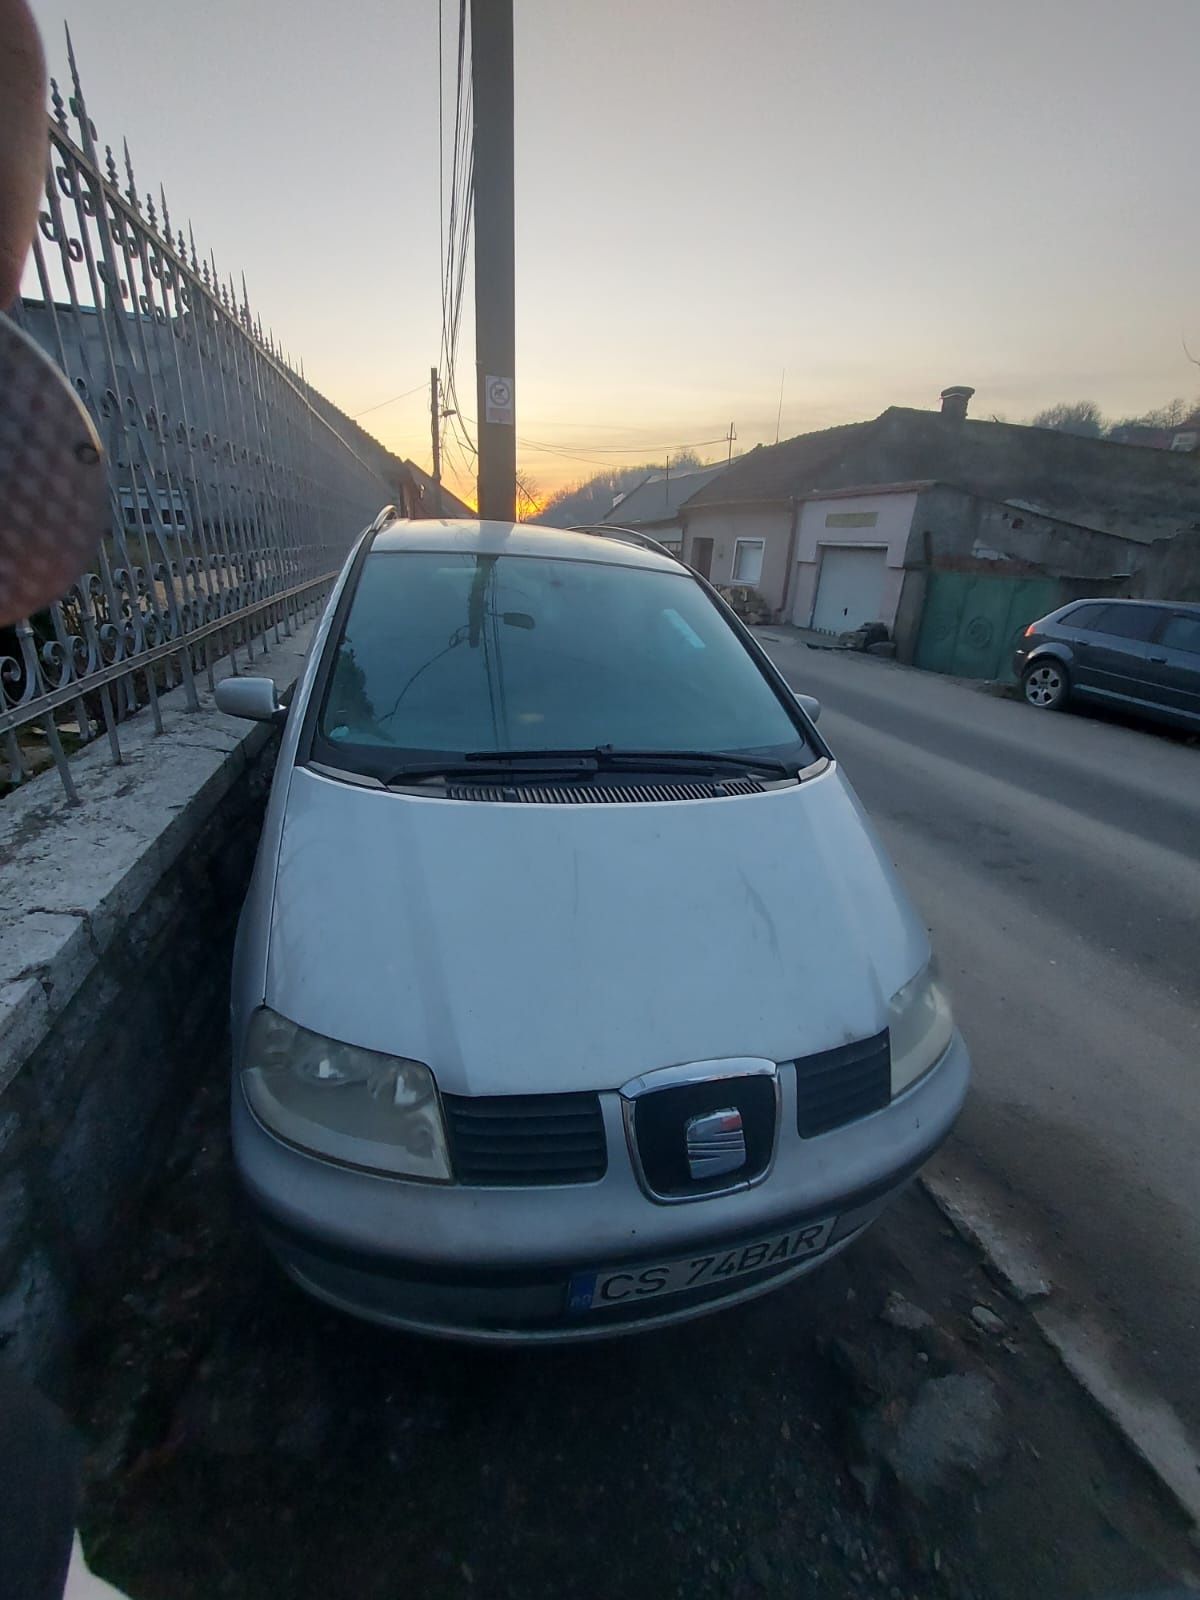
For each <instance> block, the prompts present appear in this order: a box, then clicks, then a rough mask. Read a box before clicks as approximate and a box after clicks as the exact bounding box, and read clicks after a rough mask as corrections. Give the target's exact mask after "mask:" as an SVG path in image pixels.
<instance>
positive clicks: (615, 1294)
mask: <svg viewBox="0 0 1200 1600" xmlns="http://www.w3.org/2000/svg"><path fill="white" fill-rule="evenodd" d="M836 1221H837V1218H836V1217H829V1218H827V1219H826V1220H825V1221H824V1222H805V1223H802V1224H800V1225H798V1226H797V1227H795V1228H789V1229H788V1231H787V1232H786V1233H773V1234H771V1235H770V1236H769V1237H768V1238H766V1239H756V1240H754V1242H753V1243H751V1244H739V1245H734V1246H732V1247H731V1248H729V1249H715V1250H712V1251H706V1252H704V1253H699V1252H698V1253H697V1254H695V1255H690V1256H680V1257H679V1258H678V1259H677V1260H674V1261H660V1262H657V1263H656V1264H655V1265H653V1266H647V1267H612V1268H600V1269H598V1270H597V1271H595V1272H577V1273H575V1274H574V1276H573V1277H572V1278H571V1280H570V1283H569V1285H568V1287H567V1310H568V1311H573V1312H580V1311H601V1310H603V1309H605V1308H606V1307H608V1306H620V1305H640V1304H644V1303H645V1302H646V1301H647V1300H661V1299H663V1298H665V1297H666V1296H667V1295H672V1294H681V1293H682V1292H683V1291H684V1290H685V1289H700V1288H703V1287H704V1286H705V1285H707V1284H712V1283H728V1282H730V1281H732V1280H733V1279H734V1278H741V1277H744V1276H745V1275H746V1274H747V1273H749V1272H760V1271H762V1270H763V1268H765V1267H775V1268H780V1267H785V1266H788V1265H789V1264H790V1263H792V1262H796V1261H801V1260H803V1259H804V1257H805V1256H815V1255H819V1254H820V1253H821V1251H822V1250H824V1249H825V1247H826V1245H827V1244H828V1243H829V1236H830V1234H831V1233H832V1232H833V1225H834V1223H835V1222H836Z"/></svg>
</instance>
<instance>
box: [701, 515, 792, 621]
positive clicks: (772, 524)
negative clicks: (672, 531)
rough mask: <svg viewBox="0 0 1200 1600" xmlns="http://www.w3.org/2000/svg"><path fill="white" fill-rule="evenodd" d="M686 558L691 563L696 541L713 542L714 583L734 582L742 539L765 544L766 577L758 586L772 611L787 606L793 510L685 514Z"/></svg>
mask: <svg viewBox="0 0 1200 1600" xmlns="http://www.w3.org/2000/svg"><path fill="white" fill-rule="evenodd" d="M684 517H685V519H686V533H685V538H684V550H683V558H684V560H685V561H688V562H691V560H692V550H693V542H694V541H695V540H696V539H706V538H707V539H711V540H712V541H713V559H712V570H711V572H710V573H709V577H710V580H711V582H713V583H715V584H721V585H729V584H732V582H733V552H734V547H735V545H736V543H737V541H738V540H739V539H761V540H762V541H763V565H762V576H761V578H760V579H759V581H758V583H757V584H756V585H755V587H756V588H757V590H758V592H759V594H761V595H762V597H763V600H764V601H765V602H766V604H767V606H768V607H769V608H770V609H771V611H772V612H775V611H778V610H780V608H781V607H782V606H783V591H784V586H785V584H786V582H787V554H788V544H789V543H790V541H791V536H792V509H791V507H790V506H788V505H774V506H773V505H762V506H755V505H749V506H699V507H697V508H696V509H695V510H694V511H685V512H684Z"/></svg>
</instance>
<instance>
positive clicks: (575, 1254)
mask: <svg viewBox="0 0 1200 1600" xmlns="http://www.w3.org/2000/svg"><path fill="white" fill-rule="evenodd" d="M969 1073H970V1064H969V1061H968V1058H967V1052H966V1048H965V1046H964V1044H963V1042H962V1039H961V1038H960V1037H959V1035H958V1034H955V1036H954V1039H953V1041H952V1042H951V1045H950V1047H949V1049H948V1050H947V1051H946V1053H945V1055H944V1056H943V1057H942V1058H941V1060H940V1061H939V1062H938V1064H937V1065H936V1066H935V1067H934V1068H933V1069H932V1070H931V1071H930V1072H928V1073H927V1074H926V1075H925V1077H924V1078H922V1079H921V1080H920V1082H919V1083H917V1084H915V1085H914V1086H913V1087H912V1088H911V1089H909V1090H908V1091H906V1092H905V1093H904V1094H902V1095H900V1096H898V1097H897V1099H895V1100H894V1101H893V1102H892V1103H891V1104H890V1105H889V1106H887V1107H886V1108H885V1109H883V1110H881V1111H877V1112H875V1113H873V1114H872V1115H870V1116H867V1117H863V1118H862V1119H861V1120H859V1121H857V1122H853V1123H850V1124H847V1125H846V1126H844V1127H841V1128H837V1129H834V1130H833V1131H832V1132H830V1133H826V1134H822V1135H820V1136H819V1137H817V1138H811V1139H801V1138H800V1136H799V1135H798V1134H797V1133H796V1084H795V1076H794V1073H793V1071H792V1069H791V1068H790V1067H782V1068H781V1069H780V1087H781V1091H782V1106H781V1129H780V1139H779V1145H778V1149H777V1153H776V1157H775V1161H774V1165H773V1167H772V1169H771V1172H770V1175H769V1176H768V1178H767V1179H766V1180H765V1181H764V1182H762V1183H760V1184H759V1185H758V1186H757V1187H755V1188H751V1189H746V1190H741V1191H739V1192H737V1193H734V1194H727V1195H721V1196H714V1197H713V1198H710V1199H703V1200H697V1201H695V1202H692V1203H689V1204H685V1205H660V1204H656V1203H655V1202H654V1201H652V1200H651V1199H649V1198H648V1196H647V1195H646V1194H645V1193H644V1192H643V1190H642V1189H641V1188H640V1186H639V1184H638V1181H637V1178H636V1176H635V1174H634V1171H633V1167H632V1165H631V1163H630V1161H629V1159H628V1154H627V1146H626V1143H625V1133H624V1128H623V1124H622V1119H621V1109H620V1101H619V1097H618V1096H617V1095H616V1094H606V1095H603V1096H602V1097H601V1099H602V1104H603V1111H604V1120H605V1132H606V1136H607V1140H608V1148H609V1165H608V1171H607V1172H606V1173H605V1175H604V1177H603V1178H601V1179H600V1180H599V1181H598V1182H596V1183H588V1184H572V1185H564V1186H561V1187H554V1188H511V1189H492V1188H477V1187H471V1186H467V1185H438V1184H427V1183H411V1182H404V1181H402V1180H397V1179H394V1178H384V1177H380V1176H377V1175H375V1174H372V1173H367V1172H361V1171H356V1170H353V1169H350V1168H345V1167H338V1166H334V1165H332V1164H330V1163H327V1162H324V1161H319V1160H316V1159H314V1158H312V1157H308V1156H305V1155H302V1154H300V1153H299V1152H297V1151H296V1150H294V1149H292V1148H290V1147H288V1146H286V1145H283V1144H281V1143H280V1142H279V1141H278V1140H276V1139H275V1138H273V1137H272V1136H271V1135H270V1134H269V1133H267V1132H266V1131H265V1130H264V1129H263V1128H262V1127H261V1126H260V1124H259V1123H258V1122H257V1121H256V1119H255V1118H254V1117H253V1115H252V1114H251V1113H250V1111H249V1109H248V1107H247V1106H246V1104H245V1101H244V1099H243V1096H242V1094H241V1092H240V1089H239V1088H238V1087H237V1086H236V1085H235V1092H234V1096H233V1105H234V1109H233V1133H234V1149H235V1156H236V1160H237V1165H238V1168H239V1171H240V1174H241V1177H242V1180H243V1182H244V1183H245V1185H246V1188H247V1190H248V1192H249V1195H250V1198H251V1200H252V1202H253V1204H254V1206H255V1208H256V1210H257V1211H258V1214H259V1218H260V1222H261V1226H262V1230H263V1233H264V1235H265V1237H266V1239H267V1242H268V1244H269V1245H270V1246H271V1248H272V1250H273V1251H274V1253H275V1254H276V1256H277V1257H278V1258H279V1260H280V1262H281V1264H282V1266H283V1267H284V1269H285V1270H286V1271H287V1272H288V1274H289V1275H290V1276H291V1277H292V1278H293V1279H295V1280H296V1282H298V1283H299V1284H301V1285H302V1287H304V1288H305V1289H307V1290H308V1291H309V1292H310V1293H312V1294H314V1295H316V1296H317V1297H319V1298H320V1299H322V1300H325V1301H328V1302H329V1303H331V1304H334V1305H336V1306H338V1307H340V1308H341V1309H343V1310H346V1311H350V1312H353V1313H354V1314H356V1315H358V1316H361V1317H365V1318H367V1319H369V1320H371V1321H375V1322H380V1323H384V1324H386V1325H388V1326H391V1327H397V1328H408V1329H412V1330H414V1331H419V1332H426V1333H431V1334H437V1335H441V1336H450V1337H458V1338H464V1339H473V1340H479V1341H499V1342H522V1341H534V1342H552V1341H562V1340H576V1339H589V1338H601V1337H604V1336H606V1335H612V1334H615V1333H620V1332H625V1331H631V1330H632V1329H634V1328H647V1327H654V1326H660V1325H662V1324H664V1323H667V1322H674V1321H678V1320H682V1319H683V1318H686V1317H692V1316H698V1315H700V1314H702V1313H703V1312H705V1311H708V1310H712V1309H715V1308H717V1307H718V1306H723V1305H731V1304H735V1303H737V1302H738V1301H741V1300H745V1299H748V1298H750V1297H752V1296H754V1295H757V1294H762V1293H765V1292H766V1291H767V1290H768V1289H770V1288H774V1287H776V1286H777V1285H779V1284H781V1283H784V1282H787V1281H790V1280H791V1279H792V1278H794V1277H798V1276H800V1275H801V1274H802V1273H804V1272H806V1271H808V1270H811V1269H812V1268H813V1267H814V1266H817V1265H819V1264H820V1263H821V1262H822V1261H825V1260H828V1259H829V1258H830V1256H832V1255H833V1254H836V1253H837V1251H839V1250H841V1249H843V1248H844V1247H845V1246H846V1245H847V1244H849V1243H850V1241H851V1240H852V1239H853V1238H854V1237H855V1236H856V1235H857V1234H858V1233H860V1232H861V1231H862V1229H863V1228H865V1227H866V1226H867V1224H868V1223H869V1222H870V1221H871V1220H872V1219H873V1218H874V1217H875V1216H876V1215H877V1214H878V1212H879V1211H880V1210H882V1208H883V1207H884V1205H885V1204H886V1203H887V1201H888V1199H889V1198H890V1196H891V1195H892V1194H893V1193H895V1191H896V1190H897V1189H898V1188H900V1187H901V1186H902V1185H903V1184H904V1183H905V1182H906V1181H907V1180H908V1179H909V1178H910V1177H911V1176H912V1175H913V1173H915V1172H916V1170H917V1169H918V1168H919V1167H920V1166H921V1165H922V1164H923V1162H924V1161H925V1160H926V1159H927V1158H928V1157H929V1156H930V1155H931V1154H932V1153H933V1151H934V1150H935V1149H936V1148H937V1146H938V1145H939V1144H940V1143H941V1142H942V1140H943V1139H944V1138H945V1137H946V1135H947V1134H948V1133H949V1131H950V1129H951V1127H952V1126H953V1124H954V1120H955V1118H956V1117H957V1115H958V1113H959V1110H960V1109H961V1107H962V1103H963V1099H964V1098H965V1095H966V1090H967V1082H968V1078H969ZM831 1216H836V1217H837V1219H838V1220H837V1224H836V1226H835V1228H834V1230H833V1233H832V1235H831V1237H830V1241H829V1244H828V1245H827V1247H826V1249H825V1250H824V1252H823V1253H822V1254H820V1255H816V1256H810V1257H807V1258H806V1259H804V1260H803V1261H801V1262H799V1263H796V1264H791V1265H788V1266H786V1267H784V1268H781V1269H766V1270H765V1271H763V1272H761V1273H755V1274H750V1275H748V1276H746V1277H739V1278H736V1279H734V1280H732V1281H731V1282H729V1283H728V1284H716V1285H713V1284H710V1285H707V1286H706V1287H705V1288H703V1289H698V1290H695V1291H692V1292H690V1293H689V1292H684V1293H681V1294H675V1295H671V1296H670V1297H667V1298H664V1299H662V1300H654V1301H651V1302H645V1301H643V1302H641V1303H640V1304H639V1305H638V1306H636V1307H613V1308H606V1309H603V1310H598V1311H592V1312H585V1313H582V1314H572V1313H571V1312H569V1311H568V1309H567V1284H568V1280H569V1279H570V1277H571V1275H572V1273H573V1272H576V1271H580V1270H586V1269H590V1268H609V1267H620V1266H624V1265H625V1264H627V1263H628V1264H630V1265H637V1264H648V1263H652V1262H657V1261H664V1260H667V1259H670V1258H672V1257H675V1256H682V1255H685V1254H688V1253H695V1252H698V1251H703V1250H708V1249H712V1248H716V1247H718V1246H727V1247H732V1246H733V1245H735V1244H738V1243H743V1242H749V1241H751V1240H754V1239H756V1238H762V1237H765V1236H767V1235H769V1234H773V1233H778V1232H783V1231H785V1230H787V1229H788V1228H790V1227H792V1226H793V1225H795V1224H797V1223H799V1222H803V1221H808V1220H817V1219H820V1218H827V1217H831Z"/></svg>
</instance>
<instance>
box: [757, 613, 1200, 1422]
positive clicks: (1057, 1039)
mask: <svg viewBox="0 0 1200 1600" xmlns="http://www.w3.org/2000/svg"><path fill="white" fill-rule="evenodd" d="M761 637H762V638H763V640H764V643H765V644H766V645H767V648H768V649H769V650H770V651H771V653H772V655H773V656H774V658H775V660H776V661H777V662H778V663H779V665H780V666H781V668H782V669H783V671H784V672H785V673H786V675H787V677H788V680H789V682H790V683H791V684H792V685H793V687H795V688H797V689H802V690H805V691H807V692H808V693H811V694H815V695H817V696H818V697H819V699H820V700H821V702H822V706H823V711H822V717H821V729H822V731H823V732H824V733H825V735H826V736H827V738H828V739H829V742H830V744H831V745H832V747H833V749H834V751H835V753H836V755H837V757H838V759H839V761H840V762H841V763H842V766H843V768H844V770H845V772H846V773H847V775H848V776H849V778H850V779H851V781H852V782H853V784H854V786H855V788H856V789H857V791H858V793H859V795H860V797H861V798H862V800H863V802H864V804H865V805H866V806H867V808H868V810H869V811H870V813H871V815H872V817H873V818H874V820H875V823H876V825H877V826H878V828H879V830H880V832H881V834H882V836H883V838H884V840H885V841H886V843H887V845H888V846H889V848H890V850H891V852H892V855H893V859H894V860H895V862H896V863H897V866H898V867H899V869H900V872H901V875H902V877H903V878H904V880H905V882H906V884H907V886H908V888H909V891H910V892H911V894H912V895H913V897H914V899H915V901H916V903H917V905H918V907H919V909H920V910H921V911H922V913H923V914H924V916H925V918H926V920H927V922H928V925H929V927H930V929H931V932H932V937H933V941H934V946H935V949H936V950H937V952H938V956H939V959H940V962H941V966H942V971H943V974H944V976H945V977H946V980H947V984H948V987H949V989H950V992H951V995H952V997H953V1000H954V1003H955V1010H956V1013H957V1015H958V1019H959V1022H960V1025H961V1026H962V1029H963V1032H964V1034H965V1035H966V1038H967V1042H968V1044H969V1046H970V1048H971V1053H972V1058H973V1062H974V1066H975V1080H974V1087H973V1091H972V1094H971V1098H970V1101H969V1104H968V1107H967V1110H966V1112H965V1113H964V1115H963V1118H962V1120H961V1122H960V1124H959V1128H958V1130H957V1133H956V1136H955V1145H954V1148H953V1149H952V1151H951V1154H952V1156H953V1155H954V1154H955V1153H957V1154H959V1155H961V1156H965V1157H969V1158H970V1159H971V1160H972V1161H973V1162H975V1163H978V1164H979V1166H980V1167H981V1168H982V1169H983V1171H984V1173H985V1175H988V1176H990V1178H991V1179H993V1180H999V1182H1000V1183H1002V1184H1003V1185H1004V1186H1005V1189H1006V1192H1007V1196H1008V1198H1009V1203H1010V1205H1011V1208H1012V1211H1013V1216H1014V1224H1015V1225H1020V1226H1022V1227H1028V1228H1029V1229H1030V1230H1031V1231H1032V1232H1033V1234H1034V1237H1035V1240H1036V1243H1037V1245H1038V1247H1039V1248H1040V1249H1041V1250H1042V1251H1044V1252H1045V1253H1046V1254H1047V1255H1048V1257H1049V1259H1050V1260H1051V1263H1052V1265H1053V1266H1054V1269H1055V1281H1056V1284H1058V1285H1059V1286H1061V1287H1063V1288H1065V1290H1066V1292H1067V1293H1068V1294H1069V1295H1071V1296H1073V1297H1074V1298H1075V1299H1076V1300H1077V1301H1078V1302H1080V1303H1083V1304H1086V1305H1088V1306H1089V1307H1091V1308H1093V1309H1095V1310H1096V1311H1098V1313H1099V1315H1100V1317H1101V1319H1102V1321H1103V1323H1104V1324H1105V1326H1106V1327H1107V1328H1108V1329H1109V1330H1110V1332H1111V1333H1112V1334H1113V1335H1114V1338H1115V1341H1116V1344H1115V1348H1114V1355H1115V1357H1116V1359H1117V1361H1118V1363H1119V1364H1120V1365H1121V1366H1122V1367H1124V1369H1125V1376H1126V1377H1127V1378H1128V1379H1129V1381H1131V1382H1132V1383H1134V1384H1135V1385H1136V1384H1145V1385H1146V1386H1148V1387H1149V1389H1150V1391H1151V1392H1152V1393H1157V1394H1159V1395H1161V1396H1163V1397H1164V1398H1165V1399H1167V1400H1168V1402H1169V1403H1170V1404H1171V1405H1173V1407H1174V1408H1175V1410H1176V1413H1177V1414H1178V1415H1179V1417H1180V1418H1181V1419H1182V1420H1183V1421H1184V1423H1185V1425H1186V1426H1187V1427H1188V1428H1189V1430H1190V1431H1191V1432H1192V1434H1193V1437H1200V1385H1198V1384H1197V1382H1196V1348H1197V1326H1198V1323H1200V1157H1198V1151H1200V960H1198V957H1200V747H1196V746H1195V745H1191V744H1188V743H1186V742H1185V741H1183V740H1181V739H1179V738H1176V737H1173V736H1172V735H1170V734H1166V735H1164V734H1162V733H1158V732H1154V731H1150V730H1146V729H1142V728H1140V727H1137V726H1134V725H1132V724H1126V723H1122V722H1119V721H1116V720H1114V719H1111V718H1101V717H1099V716H1092V715H1086V714H1074V713H1066V714H1061V715H1058V714H1051V713H1039V712H1035V711H1033V710H1031V709H1029V708H1027V707H1026V706H1024V705H1023V704H1021V703H1020V702H1018V701H1015V700H1009V699H1003V698H998V697H996V696H994V695H991V694H988V693H985V692H981V691H980V690H979V689H978V688H975V687H972V686H970V685H967V684H963V683H960V682H955V681H951V680H948V679H944V678H938V677H935V676H933V675H931V674H926V673H919V672H916V671H913V670H909V669H905V668H902V667H898V666H895V665H893V664H891V663H885V662H881V661H877V660H874V659H868V658H865V657H859V656H853V655H850V654H847V653H841V652H838V653H834V652H827V651H819V650H813V649H810V648H808V647H807V646H806V645H805V644H804V643H803V641H801V640H799V639H798V638H797V637H795V636H791V635H785V634H783V633H780V632H778V631H776V630H771V629H764V630H761Z"/></svg>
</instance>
